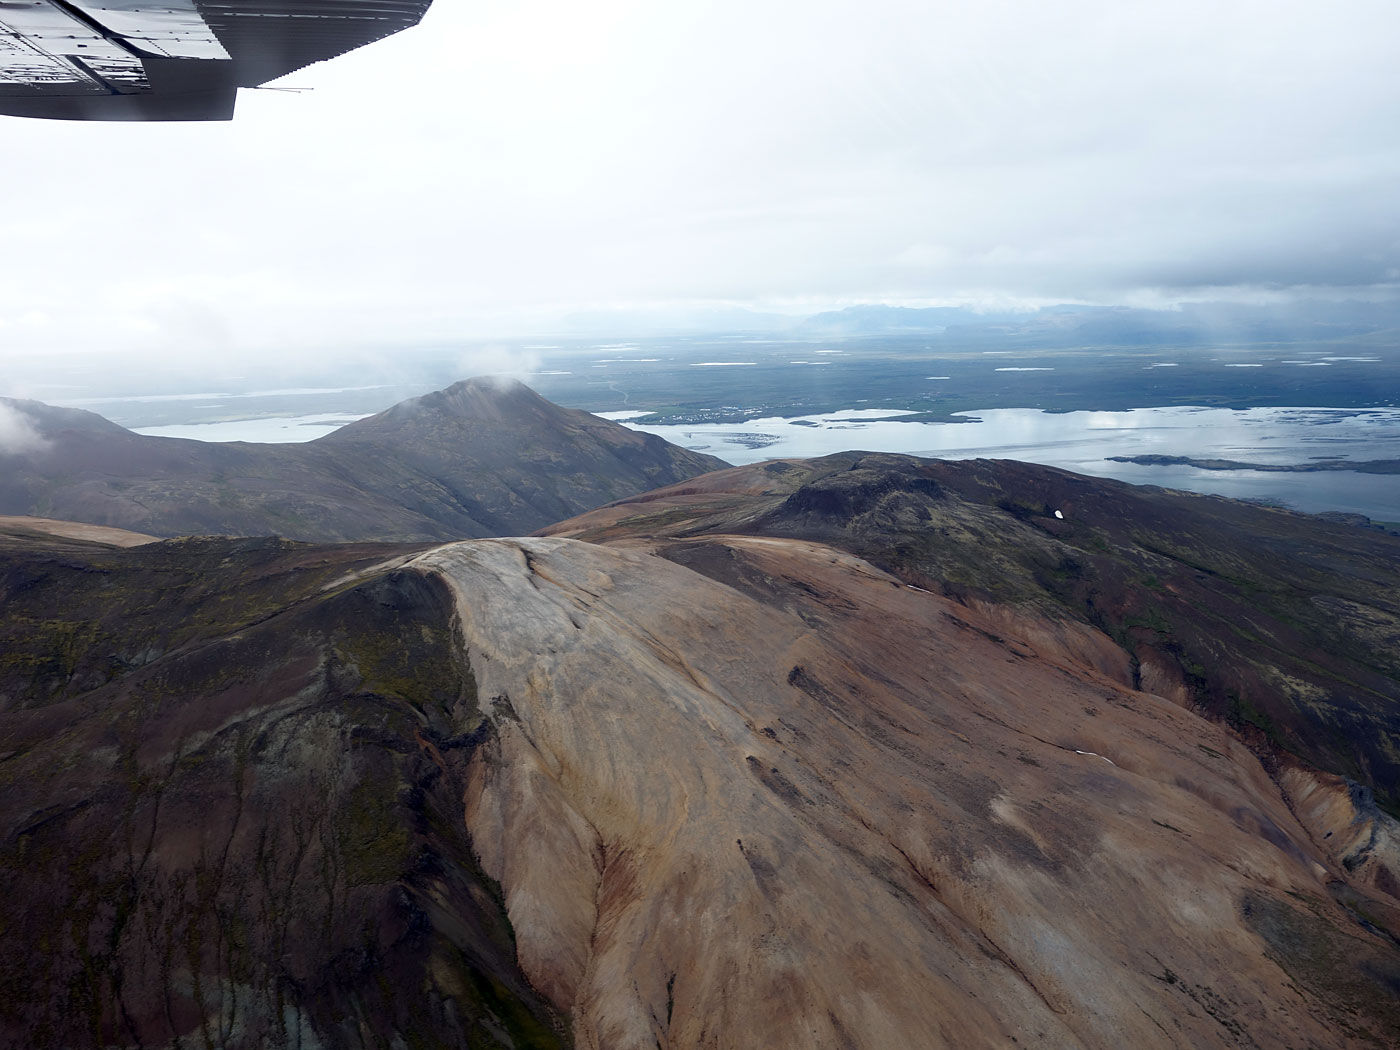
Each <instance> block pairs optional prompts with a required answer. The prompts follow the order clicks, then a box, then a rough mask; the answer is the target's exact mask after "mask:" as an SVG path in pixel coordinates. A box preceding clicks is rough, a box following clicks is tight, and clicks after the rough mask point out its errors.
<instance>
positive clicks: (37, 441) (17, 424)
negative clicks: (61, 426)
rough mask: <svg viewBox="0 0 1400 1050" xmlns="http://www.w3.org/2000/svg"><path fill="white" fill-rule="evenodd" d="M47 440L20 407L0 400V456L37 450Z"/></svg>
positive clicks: (44, 444)
mask: <svg viewBox="0 0 1400 1050" xmlns="http://www.w3.org/2000/svg"><path fill="white" fill-rule="evenodd" d="M47 445H48V441H46V440H45V439H44V437H43V436H42V435H41V434H40V433H39V431H38V430H37V429H36V428H35V426H34V421H33V420H32V419H30V418H29V416H28V415H26V414H25V413H24V412H23V411H22V410H21V409H19V408H17V407H14V406H12V405H7V404H5V403H3V402H0V456H6V455H19V454H20V453H23V452H37V451H38V450H40V449H42V448H45V447H46V446H47Z"/></svg>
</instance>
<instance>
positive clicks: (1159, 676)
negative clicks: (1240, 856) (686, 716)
mask: <svg viewBox="0 0 1400 1050" xmlns="http://www.w3.org/2000/svg"><path fill="white" fill-rule="evenodd" d="M1057 513H1058V516H1057ZM545 531H546V532H548V533H550V534H554V535H568V536H577V537H582V538H585V539H592V540H595V541H608V542H626V541H627V540H628V538H629V537H630V538H640V537H661V538H666V539H668V540H670V541H672V542H669V543H668V544H665V545H662V547H661V549H662V550H663V551H665V552H667V554H668V556H670V557H675V558H678V559H680V560H683V561H685V560H686V559H688V558H689V557H690V556H689V555H687V554H686V553H685V551H686V545H685V544H684V543H683V542H679V541H681V540H684V539H685V538H687V537H697V536H703V535H706V534H714V533H721V534H723V533H744V534H752V535H767V536H789V537H795V538H804V539H812V540H819V541H822V542H826V543H831V544H834V545H836V546H838V547H841V548H842V549H844V550H847V551H850V552H852V553H855V554H857V555H859V556H861V557H863V558H866V559H868V560H870V561H871V562H873V563H874V564H876V565H878V566H880V567H882V568H884V569H886V570H888V571H890V572H893V573H895V574H896V575H898V576H899V577H900V578H901V579H904V580H905V581H906V582H907V583H912V584H915V585H917V586H920V587H924V588H926V589H929V590H933V591H936V592H938V593H941V594H945V595H947V596H949V597H952V598H954V599H956V600H957V601H959V602H960V603H962V604H963V605H965V606H968V607H972V608H976V609H981V610H983V611H984V612H987V613H988V614H989V615H993V616H996V615H1000V613H999V612H998V610H999V609H1001V608H1003V607H1005V606H1011V607H1014V608H1020V609H1023V610H1032V611H1035V612H1037V613H1041V614H1045V615H1046V616H1048V618H1049V621H1050V622H1052V623H1058V624H1061V625H1063V624H1065V623H1066V622H1068V623H1072V624H1077V625H1079V626H1080V627H1083V626H1092V627H1095V628H1097V629H1099V630H1101V631H1102V632H1104V634H1106V635H1107V636H1109V637H1110V638H1112V639H1113V640H1114V641H1115V642H1117V643H1118V646H1119V647H1120V649H1121V650H1122V656H1121V657H1120V659H1121V660H1122V664H1123V670H1122V672H1121V676H1122V680H1123V681H1124V683H1125V684H1130V685H1134V686H1137V687H1140V688H1143V689H1145V690H1147V691H1149V692H1153V693H1157V694H1159V695H1162V696H1166V697H1169V698H1171V699H1173V700H1175V701H1177V702H1178V703H1181V704H1183V705H1187V706H1190V707H1192V708H1193V709H1196V710H1199V711H1201V712H1203V713H1205V714H1207V715H1209V716H1210V717H1213V718H1216V719H1219V720H1221V721H1225V722H1227V723H1228V724H1230V725H1232V726H1234V727H1235V728H1236V729H1238V730H1239V731H1240V732H1241V733H1242V734H1243V736H1244V738H1245V739H1246V740H1247V741H1248V742H1249V743H1250V744H1251V746H1252V747H1254V748H1255V750H1256V752H1257V753H1258V754H1259V755H1260V756H1261V757H1262V758H1263V759H1264V760H1265V762H1266V764H1267V765H1268V766H1269V768H1270V769H1271V770H1272V771H1273V772H1275V773H1281V767H1280V763H1281V762H1282V763H1285V764H1286V762H1287V761H1288V756H1298V757H1300V758H1302V759H1304V760H1305V761H1306V762H1307V763H1308V764H1309V765H1311V766H1313V767H1316V768H1320V769H1323V770H1327V771H1329V772H1331V773H1333V774H1337V775H1341V776H1345V777H1348V778H1350V779H1351V780H1353V781H1355V782H1357V783H1358V784H1359V785H1361V786H1362V787H1363V788H1364V789H1365V790H1369V791H1374V792H1375V795H1376V797H1377V798H1378V799H1379V800H1380V802H1381V803H1382V804H1383V805H1385V806H1387V807H1388V808H1389V809H1390V811H1391V812H1392V813H1393V814H1394V813H1400V537H1397V536H1392V535H1387V534H1386V533H1384V532H1381V531H1378V530H1373V529H1364V528H1358V527H1355V526H1352V525H1346V524H1338V523H1336V522H1331V521H1326V520H1322V519H1320V518H1317V517H1314V516H1311V515H1303V514H1294V513H1290V512H1287V511H1280V510H1275V509H1271V508H1266V507H1257V506H1252V505H1250V504H1246V503H1240V502H1237V501H1234V500H1228V499H1221V498H1218V497H1211V496H1200V495H1195V494H1191V493H1182V492H1171V491H1167V490H1163V489H1157V488H1151V487H1147V486H1135V485H1125V484H1122V483H1118V482H1112V481H1106V480H1102V479H1098V478H1088V477H1084V476H1082V475H1077V474H1072V473H1069V472H1068V471H1063V470H1056V469H1054V468H1051V467H1039V466H1034V465H1031V464H1025V463H1015V462H1010V461H996V460H974V461H962V462H946V461H939V460H922V459H916V458H914V457H912V456H890V455H877V454H869V453H843V454H841V455H836V456H828V457H825V458H823V459H815V460H791V461H782V460H780V461H773V462H770V463H767V464H758V465H755V466H749V467H738V468H733V469H730V470H727V471H720V472H717V473H715V474H710V475H706V476H704V477H700V478H694V479H691V480H689V481H686V482H684V483H682V484H680V485H676V486H672V487H670V488H668V489H663V490H660V491H658V492H653V493H647V494H645V495H642V496H639V497H635V498H632V499H629V500H624V501H622V502H620V503H618V504H616V505H614V506H611V507H607V508H602V509H599V510H597V511H594V512H591V513H588V514H585V515H583V516H581V517H579V518H577V519H574V520H572V521H568V522H564V523H561V524H559V525H556V526H552V527H551V528H550V529H548V530H545ZM686 563H687V564H689V563H690V562H689V561H686ZM697 567H700V568H701V570H702V571H706V570H705V568H704V567H703V566H699V565H697ZM1055 629H1056V630H1057V631H1060V633H1061V634H1063V633H1064V630H1065V628H1064V627H1063V626H1061V627H1057V628H1055ZM1364 795H1365V791H1363V793H1362V796H1363V797H1361V798H1360V800H1359V801H1360V802H1361V804H1363V805H1366V804H1367V803H1366V800H1365V797H1364ZM1356 862H1357V863H1360V862H1361V861H1360V859H1359V858H1358V859H1356Z"/></svg>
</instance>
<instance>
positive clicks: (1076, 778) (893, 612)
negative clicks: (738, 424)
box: [410, 536, 1400, 1050]
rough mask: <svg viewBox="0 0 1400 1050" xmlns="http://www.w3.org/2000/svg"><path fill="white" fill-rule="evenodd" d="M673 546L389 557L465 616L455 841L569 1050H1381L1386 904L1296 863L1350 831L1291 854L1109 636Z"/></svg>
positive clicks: (796, 547) (1232, 772) (802, 561)
mask: <svg viewBox="0 0 1400 1050" xmlns="http://www.w3.org/2000/svg"><path fill="white" fill-rule="evenodd" d="M683 546H684V549H682V550H679V551H678V550H677V549H674V548H673V549H671V550H669V551H668V558H669V559H670V560H667V559H663V558H661V557H658V556H657V555H656V554H654V553H651V552H650V551H649V550H648V549H646V547H645V545H644V544H643V545H634V546H633V547H631V548H628V549H620V548H613V547H604V546H599V545H594V544H589V543H584V542H580V541H577V540H570V539H557V538H537V539H526V540H484V541H473V542H464V543H458V544H451V545H448V546H443V547H439V548H435V549H433V550H431V551H429V552H426V553H424V554H422V555H419V556H418V557H417V558H416V559H415V560H414V561H413V562H411V563H410V564H411V566H412V567H414V568H416V569H417V570H419V571H422V572H425V573H428V574H431V575H434V576H438V577H440V578H441V579H443V580H446V581H447V582H448V584H449V585H450V587H451V589H452V591H453V592H454V593H455V597H456V604H457V614H458V616H459V618H460V630H461V633H462V636H463V641H464V644H465V647H466V653H467V656H468V658H469V660H470V663H471V666H472V669H473V673H474V675H475V677H476V680H477V692H478V696H479V699H480V704H481V707H482V709H483V711H484V712H485V713H486V715H487V718H488V720H489V723H490V729H491V733H490V736H489V737H488V739H487V741H486V743H485V744H483V745H482V746H481V747H480V748H478V749H477V750H476V752H475V753H474V755H473V757H472V759H471V764H470V768H469V772H468V778H467V785H468V786H467V788H466V807H465V812H466V821H467V827H468V829H469V831H470V834H471V838H472V843H473V847H474V849H475V851H476V853H477V854H478V856H479V858H480V861H481V863H482V866H483V868H484V869H485V871H486V872H487V874H489V875H490V876H492V877H493V878H495V879H497V880H498V881H499V882H500V884H501V887H502V889H503V891H504V894H505V902H506V908H507V910H508V913H509V916H510V920H511V923H512V925H513V929H514V934H515V937H516V943H517V950H518V955H519V959H520V962H521V965H522V967H523V969H524V972H525V974H526V975H527V976H528V977H529V979H530V980H531V982H532V983H533V984H534V985H535V987H536V988H538V989H539V990H540V991H541V992H542V993H543V994H545V995H546V996H547V997H548V998H549V999H550V1000H551V1001H552V1002H553V1003H554V1004H555V1005H556V1006H557V1007H559V1008H560V1009H561V1010H563V1011H566V1012H567V1013H568V1014H569V1015H570V1016H571V1017H572V1022H573V1027H574V1035H575V1038H576V1041H577V1044H578V1045H579V1046H583V1047H590V1048H597V1050H629V1048H637V1050H643V1048H645V1050H653V1048H658V1047H659V1048H662V1050H673V1048H675V1050H679V1048H702V1047H704V1048H725V1050H741V1048H750V1047H751V1048H756V1050H757V1048H762V1050H778V1048H784V1047H791V1048H804V1050H806V1048H827V1047H831V1048H837V1047H841V1048H870V1050H894V1048H903V1047H909V1048H915V1047H919V1048H923V1047H930V1048H932V1047H950V1048H951V1047H956V1048H974V1047H994V1046H995V1047H1008V1046H1022V1047H1026V1046H1044V1047H1064V1048H1070V1047H1076V1048H1077V1047H1103V1048H1115V1050H1117V1048H1121V1047H1144V1048H1146V1047H1163V1048H1165V1047H1193V1048H1196V1047H1200V1048H1204V1047H1259V1048H1265V1047H1268V1048H1274V1047H1279V1048H1284V1047H1296V1048H1299V1050H1302V1048H1305V1047H1306V1048H1322V1047H1346V1046H1385V1045H1393V1044H1394V1042H1395V1041H1396V1040H1397V1038H1400V1028H1397V1027H1396V1006H1395V1003H1396V994H1395V993H1396V990H1397V989H1400V966H1397V953H1396V945H1395V942H1394V940H1393V937H1392V936H1391V935H1388V934H1386V933H1385V932H1384V930H1383V929H1382V928H1381V927H1380V926H1377V925H1375V924H1374V923H1373V922H1371V921H1368V920H1366V919H1364V918H1361V917H1359V916H1360V915H1361V914H1362V913H1364V914H1370V915H1372V916H1373V917H1379V918H1380V919H1381V920H1384V918H1385V916H1387V915H1393V914H1394V912H1393V911H1392V910H1391V909H1393V908H1394V906H1395V904H1396V902H1395V900H1394V899H1393V898H1392V897H1390V896H1389V893H1388V892H1385V891H1384V890H1377V889H1376V888H1375V887H1374V886H1353V885H1351V883H1349V881H1348V880H1349V873H1348V871H1347V870H1346V866H1345V865H1344V864H1343V863H1342V862H1341V861H1342V856H1341V854H1342V853H1343V852H1345V851H1343V850H1340V849H1331V848H1329V847H1327V846H1325V845H1324V844H1323V842H1322V841H1321V838H1320V836H1321V835H1322V834H1325V832H1323V831H1321V828H1322V826H1323V825H1324V824H1325V823H1326V821H1327V820H1329V819H1330V820H1332V821H1333V822H1334V823H1335V822H1338V821H1340V822H1341V823H1343V824H1344V823H1346V821H1348V820H1350V819H1351V817H1350V816H1347V815H1346V814H1342V815H1340V816H1339V815H1337V814H1335V813H1330V811H1329V812H1328V813H1325V812H1321V810H1324V809H1326V808H1327V806H1328V805H1332V804H1331V803H1327V802H1325V800H1324V799H1323V792H1322V789H1321V787H1319V790H1318V792H1317V793H1316V798H1315V804H1314V806H1313V809H1315V810H1319V812H1318V813H1315V814H1313V815H1312V816H1311V817H1310V818H1309V820H1310V823H1311V824H1312V825H1313V826H1314V829H1315V830H1314V831H1310V830H1308V828H1306V827H1304V825H1303V824H1302V823H1300V821H1299V819H1298V818H1297V817H1295V815H1294V813H1293V812H1292V811H1291V810H1290V808H1289V805H1288V804H1287V803H1286V802H1285V798H1284V795H1283V793H1282V791H1281V790H1280V788H1279V787H1278V786H1277V785H1276V783H1275V782H1274V781H1272V780H1271V779H1270V777H1269V776H1268V775H1267V774H1266V772H1265V771H1264V769H1263V768H1262V767H1261V766H1260V764H1259V762H1258V760H1257V759H1256V758H1255V756H1254V755H1253V754H1252V753H1251V752H1250V751H1249V750H1248V749H1247V748H1246V747H1244V746H1243V745H1242V744H1241V743H1240V742H1239V741H1238V740H1237V739H1236V738H1235V737H1234V736H1233V735H1232V733H1231V732H1230V731H1229V730H1228V729H1226V728H1224V727H1221V726H1219V725H1216V724H1212V723H1210V722H1207V721H1205V720H1204V719H1202V718H1200V717H1198V716H1197V715H1195V714H1193V713H1192V712H1190V711H1188V710H1186V709H1184V708H1182V707H1181V706H1179V705H1178V704H1175V703H1172V702H1170V701H1169V700H1167V699H1164V698H1161V697H1158V696H1155V695H1152V694H1149V693H1144V692H1138V691H1134V690H1133V689H1131V688H1130V687H1129V686H1128V685H1125V684H1123V676H1122V675H1121V674H1120V673H1117V671H1116V670H1115V666H1114V660H1113V656H1112V646H1111V645H1110V644H1109V643H1108V642H1107V640H1106V639H1104V640H1103V646H1102V647H1101V648H1102V652H1100V653H1098V654H1097V655H1096V654H1095V651H1094V650H1095V646H1094V643H1093V641H1092V639H1089V638H1087V637H1082V636H1075V637H1074V638H1066V637H1063V636H1062V635H1061V634H1057V633H1056V632H1055V631H1052V630H1047V629H1045V626H1044V624H1043V623H1041V622H1039V621H1036V620H1033V619H1031V618H1030V617H1029V616H1026V617H1025V618H1024V619H1018V616H1019V615H1020V614H1015V613H1012V612H1010V611H1008V610H1006V609H1003V610H1000V611H997V612H996V615H995V617H993V616H991V615H989V614H988V613H987V612H985V611H979V610H978V609H975V608H969V607H967V606H963V605H957V604H954V603H953V602H951V601H949V600H947V599H945V598H943V597H941V596H937V595H934V594H931V593H928V592H926V591H922V590H919V589H916V588H913V587H910V586H908V585H906V584H905V583H903V582H901V581H900V580H898V579H896V578H894V577H892V576H890V575H887V574H886V573H884V572H881V571H879V570H878V569H875V568H874V567H872V566H871V565H870V564H868V563H866V562H864V561H862V560H860V559H859V558H857V557H855V556H853V555H850V554H847V553H842V552H839V551H837V550H834V549H832V548H829V547H826V546H822V545H820V544H816V543H812V542H807V541H802V540H795V539H779V538H758V537H738V536H712V537H706V538H704V539H697V540H694V541H690V542H689V544H688V545H683ZM676 562H684V563H685V564H684V565H682V564H677V563H676ZM686 566H691V567H689V568H688V567H686ZM1130 680H1131V679H1129V681H1130ZM1301 787H1302V785H1301V783H1300V784H1298V785H1295V788H1297V789H1301ZM1333 808H1334V809H1335V805H1334V806H1333ZM1329 813H1330V815H1329ZM1377 819H1379V820H1382V821H1389V818H1386V817H1384V816H1383V815H1381V816H1380V817H1378V818H1377ZM1390 823H1391V825H1393V822H1390ZM1339 826H1340V825H1339ZM1387 826H1390V825H1387ZM1372 881H1373V880H1372ZM1348 902H1349V903H1348ZM1358 902H1361V903H1358ZM1362 904H1364V905H1365V907H1362ZM1367 909H1369V911H1368V910H1367Z"/></svg>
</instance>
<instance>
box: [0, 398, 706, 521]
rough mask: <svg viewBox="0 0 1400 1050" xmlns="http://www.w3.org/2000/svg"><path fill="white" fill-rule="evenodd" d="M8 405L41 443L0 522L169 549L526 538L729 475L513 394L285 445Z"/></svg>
mask: <svg viewBox="0 0 1400 1050" xmlns="http://www.w3.org/2000/svg"><path fill="white" fill-rule="evenodd" d="M0 404H4V405H8V406H9V407H10V408H11V409H13V410H15V411H17V412H19V413H20V414H21V415H23V416H24V417H26V419H27V420H28V422H29V423H30V424H31V427H32V429H33V430H34V431H36V432H37V434H38V436H39V437H40V438H41V439H42V444H41V445H40V447H37V448H29V449H27V450H21V451H13V452H10V453H8V454H7V453H4V452H0V514H23V515H39V516H42V517H50V518H65V519H69V520H73V521H83V522H90V523H92V524H96V525H112V526H116V527H118V528H123V529H131V530H135V531H138V532H148V533H152V534H154V535H158V536H176V535H195V534H220V535H241V536H247V535H266V534H269V533H273V534H277V535H282V536H289V537H292V538H294V539H303V540H402V541H414V540H446V539H459V538H464V537H477V536H492V535H515V534H520V533H526V532H529V531H531V530H533V529H537V528H540V527H542V526H544V525H547V524H549V523H550V522H552V521H556V520H558V519H559V518H562V517H567V516H569V515H571V514H577V513H579V512H580V511H583V510H587V509H589V508H590V507H594V506H597V505H599V504H601V503H606V502H608V501H609V500H615V499H620V498H622V497H624V496H629V495H633V494H635V493H638V492H643V491H646V490H647V489H651V488H656V487H658V486H661V485H668V484H671V483H673V482H676V481H680V480H682V479H684V478H687V477H691V476H692V475H695V474H700V473H704V472H705V471H707V470H714V469H716V468H717V467H720V466H723V463H722V462H721V461H720V460H717V459H715V458H714V457H713V456H704V455H700V454H699V453H695V452H690V451H687V450H685V449H682V448H678V447H676V446H674V445H671V444H668V443H667V442H665V441H663V440H661V439H660V438H657V437H652V436H648V435H642V434H638V433H637V432H635V431H632V430H629V429H627V428H626V427H623V426H620V425H618V424H616V423H611V422H609V421H607V420H603V419H599V418H597V417H596V416H590V415H588V414H587V413H585V412H578V411H572V410H569V409H563V408H559V407H558V406H557V405H553V404H551V403H550V402H548V401H546V400H544V399H543V398H541V397H540V396H539V395H537V394H535V393H534V392H533V391H531V390H530V389H529V388H528V387H525V386H523V385H522V384H520V383H515V382H513V381H497V380H485V379H472V380H466V381H464V382H461V383H457V384H455V385H454V386H452V387H449V388H448V389H447V390H442V391H439V392H437V393H435V394H429V395H427V396H425V397H420V398H414V399H412V400H409V401H405V402H403V403H401V404H399V405H395V406H394V407H393V408H391V409H389V410H388V411H386V412H382V413H380V414H379V415H377V416H374V417H371V418H369V419H364V420H361V421H360V422H358V423H356V424H353V425H351V426H349V427H346V428H344V429H343V430H342V431H338V432H336V433H334V434H331V435H330V436H328V437H325V438H321V439H319V440H317V441H311V442H307V443H304V444H283V445H276V444H251V443H247V442H226V443H212V442H202V441H187V440H182V439H176V438H158V437H146V436H143V435H140V434H135V433H132V432H131V431H129V430H125V429H123V428H122V427H119V426H117V425H116V424H114V423H110V422H108V421H107V420H105V419H103V418H101V417H100V416H96V415H94V414H93V413H91V412H82V411H79V410H76V409H64V408H54V407H52V406H49V405H43V404H39V403H37V402H32V401H12V400H9V399H0Z"/></svg>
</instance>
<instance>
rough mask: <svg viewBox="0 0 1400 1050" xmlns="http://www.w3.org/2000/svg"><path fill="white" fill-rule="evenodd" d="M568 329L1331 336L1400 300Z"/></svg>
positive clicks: (1076, 339) (592, 318)
mask: <svg viewBox="0 0 1400 1050" xmlns="http://www.w3.org/2000/svg"><path fill="white" fill-rule="evenodd" d="M563 328H564V329H565V330H566V331H569V332H574V333H578V334H585V333H593V334H597V335H614V336H627V335H644V334H645V335H656V334H664V333H668V332H671V333H694V334H701V333H723V332H752V333H766V334H770V335H781V336H784V337H788V338H824V337H856V336H891V335H900V334H925V335H935V336H937V335H942V336H948V337H958V338H960V339H971V340H977V339H979V338H989V339H997V340H999V341H1003V342H1004V341H1005V340H1006V339H1007V338H1008V337H1013V338H1018V339H1023V340H1026V341H1027V345H1032V346H1040V347H1044V348H1047V349H1048V348H1055V347H1062V346H1079V345H1090V346H1094V345H1112V346H1153V345H1174V346H1193V345H1198V344H1200V345H1207V344H1215V345H1218V344H1221V343H1232V342H1247V343H1259V342H1292V341H1296V340H1299V339H1308V340H1313V341H1318V342H1325V341H1328V340H1333V339H1343V338H1346V339H1350V338H1356V337H1359V336H1366V335H1368V334H1379V333H1387V332H1388V333H1394V332H1396V331H1397V330H1400V303H1391V302H1326V301H1316V300H1306V301H1300V302H1293V303H1278V304H1259V305H1255V304H1245V303H1230V302H1203V303H1188V304H1184V305H1181V306H1178V307H1174V308H1171V309H1145V308H1136V307H1126V306H1092V305H1085V304H1077V303H1063V304H1056V305H1051V306H1045V307H1041V308H1038V309H1032V310H997V309H988V310H980V309H975V308H972V307H966V306H955V307H946V306H936V307H910V306H891V305H886V304H882V303H862V304H857V305H853V306H848V307H844V308H842V309H840V310H829V311H824V312H821V313H816V314H810V315H784V314H777V313H771V312H763V311H757V310H745V309H743V308H741V307H731V308H723V309H719V308H714V309H696V310H691V311H684V312H676V311H669V312H668V311H614V312H598V313H591V314H575V315H572V316H570V317H568V318H566V319H565V320H564V322H563Z"/></svg>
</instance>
